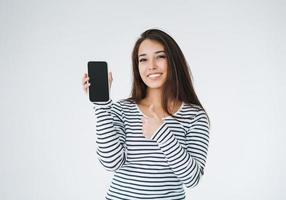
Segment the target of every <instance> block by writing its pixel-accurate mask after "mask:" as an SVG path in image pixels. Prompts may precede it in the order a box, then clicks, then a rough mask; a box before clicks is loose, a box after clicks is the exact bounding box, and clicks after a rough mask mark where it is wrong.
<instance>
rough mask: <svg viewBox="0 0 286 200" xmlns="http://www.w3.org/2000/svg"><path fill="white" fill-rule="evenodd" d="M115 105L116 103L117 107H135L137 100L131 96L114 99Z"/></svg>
mask: <svg viewBox="0 0 286 200" xmlns="http://www.w3.org/2000/svg"><path fill="white" fill-rule="evenodd" d="M113 105H115V106H116V107H120V108H121V109H125V108H130V107H134V105H135V101H134V100H131V99H129V98H125V99H119V100H117V101H114V102H113Z"/></svg>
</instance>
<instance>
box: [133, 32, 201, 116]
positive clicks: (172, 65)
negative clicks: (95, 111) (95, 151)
mask: <svg viewBox="0 0 286 200" xmlns="http://www.w3.org/2000/svg"><path fill="white" fill-rule="evenodd" d="M145 39H150V40H155V41H157V42H159V43H161V44H162V45H163V46H164V49H165V52H166V56H167V61H168V69H167V80H166V82H165V83H164V85H163V91H164V92H163V94H162V102H161V103H162V107H163V109H164V111H165V112H167V113H168V114H169V115H171V116H172V117H175V116H173V115H172V113H171V112H170V111H169V109H168V103H169V101H170V100H174V101H175V102H176V101H183V102H185V103H188V104H196V105H199V106H200V107H201V108H202V109H203V110H205V109H204V107H203V106H202V104H201V103H200V101H199V99H198V97H197V95H196V93H195V90H194V87H193V84H192V78H191V77H192V74H191V71H190V68H189V66H188V63H187V61H186V59H185V57H184V55H183V53H182V51H181V49H180V47H179V45H178V44H177V43H176V41H175V40H174V39H173V38H172V37H171V36H170V35H168V34H167V33H165V32H163V31H162V30H158V29H149V30H146V31H145V32H143V33H142V34H141V37H140V38H139V39H138V40H137V41H136V42H135V45H134V48H133V51H132V66H133V80H132V90H131V95H130V96H131V97H129V98H128V100H132V101H135V102H136V103H138V102H139V101H140V100H142V99H144V98H145V97H146V91H147V86H146V85H145V83H144V82H143V80H142V79H141V77H140V74H139V69H138V50H139V46H140V44H141V43H142V42H143V41H144V40H145Z"/></svg>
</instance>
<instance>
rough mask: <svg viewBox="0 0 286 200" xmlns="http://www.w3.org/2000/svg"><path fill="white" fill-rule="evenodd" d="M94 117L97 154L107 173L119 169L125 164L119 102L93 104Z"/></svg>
mask: <svg viewBox="0 0 286 200" xmlns="http://www.w3.org/2000/svg"><path fill="white" fill-rule="evenodd" d="M93 104H94V107H93V108H94V110H95V115H96V134H97V141H96V143H97V154H98V156H99V161H100V162H101V164H102V165H103V166H104V167H105V168H106V169H107V170H109V171H115V170H117V169H119V168H120V167H121V166H122V165H123V164H124V162H125V159H126V157H125V145H124V144H125V129H124V125H123V120H122V109H121V105H120V103H119V102H116V103H113V102H112V100H111V99H110V100H109V101H107V102H93Z"/></svg>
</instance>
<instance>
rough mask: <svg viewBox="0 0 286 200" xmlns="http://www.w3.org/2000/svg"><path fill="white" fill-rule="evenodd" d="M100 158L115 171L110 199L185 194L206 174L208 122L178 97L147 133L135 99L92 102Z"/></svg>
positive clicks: (175, 198)
mask: <svg viewBox="0 0 286 200" xmlns="http://www.w3.org/2000/svg"><path fill="white" fill-rule="evenodd" d="M93 108H94V111H95V116H96V134H97V141H96V143H97V154H98V158H99V161H100V162H101V164H102V165H103V166H104V168H106V169H107V170H109V171H114V176H113V179H112V182H111V184H110V187H109V190H108V192H107V194H106V199H109V200H129V199H130V200H131V199H132V200H135V199H140V200H142V199H152V200H154V199H156V200H160V199H164V200H170V199H172V200H179V199H185V191H184V187H183V186H185V187H187V188H190V187H194V186H196V185H197V184H198V182H199V180H200V178H201V177H202V175H203V174H204V167H205V163H206V158H207V152H208V144H209V122H208V118H207V115H206V113H205V111H204V110H203V109H202V108H201V107H200V106H198V105H195V104H187V103H184V102H183V103H182V105H181V107H180V108H179V110H178V111H177V112H176V113H174V115H175V116H179V117H182V118H178V119H177V118H174V117H171V116H168V117H167V118H164V121H163V123H162V124H161V125H160V127H159V128H158V129H157V130H156V131H155V132H154V134H153V135H152V137H151V138H150V139H147V138H145V136H144V135H143V132H142V121H141V117H142V116H143V115H144V114H143V113H142V112H141V111H140V109H139V107H138V105H137V104H136V103H135V102H133V101H130V100H127V99H122V100H119V101H117V102H113V101H112V100H111V99H109V101H107V102H93Z"/></svg>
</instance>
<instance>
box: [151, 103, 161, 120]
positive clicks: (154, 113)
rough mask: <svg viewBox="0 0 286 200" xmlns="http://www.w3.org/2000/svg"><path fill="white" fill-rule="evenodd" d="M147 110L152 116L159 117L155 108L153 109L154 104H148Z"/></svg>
mask: <svg viewBox="0 0 286 200" xmlns="http://www.w3.org/2000/svg"><path fill="white" fill-rule="evenodd" d="M149 111H150V113H151V115H152V116H153V117H154V118H156V119H160V117H159V116H158V115H157V113H156V112H155V110H154V105H153V104H151V105H150V106H149Z"/></svg>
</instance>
